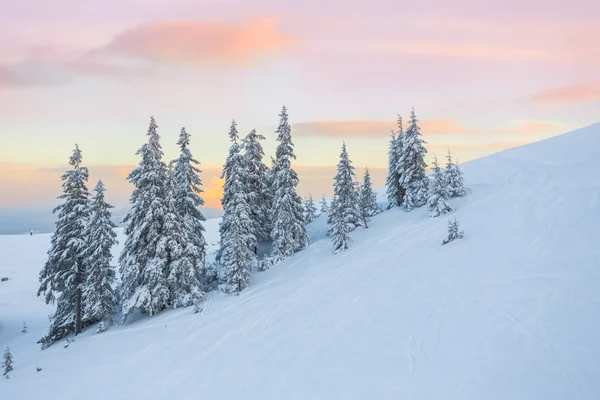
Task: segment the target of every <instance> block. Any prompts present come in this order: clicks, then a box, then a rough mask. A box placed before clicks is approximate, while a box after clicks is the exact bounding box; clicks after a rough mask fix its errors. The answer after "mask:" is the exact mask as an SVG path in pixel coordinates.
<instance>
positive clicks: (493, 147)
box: [0, 0, 600, 207]
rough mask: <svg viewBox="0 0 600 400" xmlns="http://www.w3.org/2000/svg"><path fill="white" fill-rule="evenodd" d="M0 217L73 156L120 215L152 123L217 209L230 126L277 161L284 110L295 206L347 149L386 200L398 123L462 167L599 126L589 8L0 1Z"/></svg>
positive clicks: (598, 74) (239, 0) (508, 3)
mask: <svg viewBox="0 0 600 400" xmlns="http://www.w3.org/2000/svg"><path fill="white" fill-rule="evenodd" d="M0 9H1V10H2V12H1V13H0V26H1V27H2V28H1V32H2V35H0V207H15V206H19V207H35V206H50V205H54V204H56V202H57V200H56V198H55V197H56V196H57V195H58V194H60V189H61V188H60V175H61V173H62V171H63V170H64V169H65V168H66V167H67V162H68V158H69V156H70V154H71V151H72V149H73V147H74V144H75V143H78V144H79V146H80V147H81V149H82V150H83V154H84V163H85V164H86V165H87V166H88V167H89V169H90V173H91V181H92V182H90V187H93V185H94V183H95V180H97V179H99V178H102V179H103V180H104V182H105V183H106V185H107V187H108V192H107V197H108V199H109V200H110V201H112V202H113V203H114V204H115V205H117V206H120V207H122V206H125V205H126V204H127V202H128V196H129V192H130V190H131V187H130V186H129V184H128V183H127V181H126V176H127V174H128V173H129V171H131V169H133V168H134V167H135V165H136V164H137V163H138V161H139V159H138V156H136V154H135V153H136V150H137V149H138V148H139V147H140V146H141V145H142V144H143V143H144V141H145V140H146V136H145V134H146V130H147V127H148V123H149V119H150V116H151V115H152V116H154V117H155V118H156V121H157V123H158V125H159V133H160V134H161V137H162V144H163V148H164V150H165V160H166V161H168V160H170V159H172V158H175V157H176V156H177V146H176V144H175V143H176V141H177V135H178V133H179V131H180V129H181V127H183V126H185V127H186V129H187V130H188V132H190V133H191V134H192V135H193V136H192V144H191V150H192V152H193V154H194V156H195V157H196V158H197V159H198V160H199V161H200V162H201V163H202V167H201V168H202V170H203V172H202V175H201V178H202V179H203V182H204V189H205V193H204V197H205V200H206V203H207V205H208V206H210V207H219V199H220V195H221V186H222V182H221V181H220V180H219V174H220V170H221V167H222V164H223V162H224V160H225V157H226V156H227V152H228V147H229V142H228V137H227V132H228V129H229V126H230V123H231V120H232V119H233V118H235V119H236V121H237V122H238V128H239V131H240V134H241V135H242V136H243V135H245V134H246V133H247V132H249V131H250V130H251V129H254V128H255V129H257V130H258V131H259V133H261V134H263V135H265V136H266V138H267V139H266V141H265V142H264V146H265V150H266V153H267V162H268V157H270V155H272V154H273V153H274V149H275V146H276V141H275V133H274V130H275V127H276V125H277V122H278V113H279V111H280V109H281V106H282V105H284V104H285V105H286V106H287V107H288V110H289V115H290V122H291V123H292V136H293V140H294V143H295V146H296V154H297V160H296V161H295V163H294V164H293V166H294V168H295V169H296V170H297V171H298V174H299V176H300V179H301V182H300V185H299V188H298V190H299V192H300V194H301V195H302V196H306V195H308V194H309V193H311V194H312V195H313V196H314V197H320V196H321V194H326V195H330V194H331V192H332V186H331V185H332V177H333V174H334V171H335V165H336V164H337V160H338V157H339V153H340V147H341V144H342V141H345V142H346V144H347V147H348V151H349V153H350V156H351V158H352V160H353V162H354V165H355V166H356V167H357V173H358V175H359V176H360V175H362V173H363V170H364V166H368V167H369V169H370V170H371V172H372V175H373V179H374V182H375V184H376V185H378V186H380V185H383V183H384V181H385V173H386V171H385V169H386V166H387V142H388V139H389V132H390V129H392V128H394V127H395V121H396V118H397V115H398V114H400V115H402V116H403V117H404V118H405V119H407V118H408V116H409V113H410V110H411V108H412V107H414V108H415V111H416V114H417V116H418V118H419V119H420V120H421V122H420V125H421V127H422V133H423V138H424V139H425V140H426V141H427V143H428V150H429V154H428V157H429V158H428V161H431V157H432V156H433V154H435V155H437V156H438V157H440V158H441V157H442V156H443V155H444V154H445V153H446V150H447V149H448V148H449V149H451V150H452V152H453V154H454V155H456V157H457V158H458V159H459V161H461V162H464V161H468V160H470V159H474V158H478V157H481V156H484V155H487V154H490V153H493V152H497V151H500V150H503V149H506V148H509V147H514V146H518V145H521V144H524V143H529V142H532V141H536V140H540V139H543V138H546V137H550V136H553V135H556V134H560V133H563V132H567V131H570V130H573V129H576V128H579V127H583V126H586V125H590V124H592V123H596V122H598V121H599V120H600V114H598V109H599V106H600V25H599V24H598V23H597V21H600V2H597V1H595V0H573V1H569V2H567V1H565V0H561V1H557V0H521V1H516V0H504V1H481V0H479V1H475V0H422V1H417V2H415V1H413V2H407V1H402V0H371V1H369V2H358V1H356V2H349V1H347V0H345V1H341V0H329V1H323V0H321V1H314V0H305V1H296V2H287V1H281V0H279V1H275V0H253V1H252V2H250V1H247V0H221V1H216V0H215V1H211V0H203V1H198V0H169V1H164V0H160V1H159V0H103V1H88V0H53V1H51V2H48V1H42V0H36V1H33V0H0Z"/></svg>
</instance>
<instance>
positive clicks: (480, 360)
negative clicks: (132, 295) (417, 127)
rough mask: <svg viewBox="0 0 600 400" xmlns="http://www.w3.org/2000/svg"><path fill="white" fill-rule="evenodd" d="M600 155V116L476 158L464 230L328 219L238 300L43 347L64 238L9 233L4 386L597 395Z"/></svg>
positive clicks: (4, 268)
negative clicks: (339, 244)
mask: <svg viewBox="0 0 600 400" xmlns="http://www.w3.org/2000/svg"><path fill="white" fill-rule="evenodd" d="M599 160H600V125H594V126H591V127H588V128H585V129H582V130H580V131H576V132H573V133H569V134H565V135H562V136H559V137H555V138H552V139H548V140H545V141H542V142H538V143H534V144H530V145H527V146H523V147H520V148H516V149H511V150H507V151H504V152H501V153H497V154H495V155H492V156H489V157H486V158H483V159H479V160H475V161H472V162H469V163H465V164H463V165H462V168H463V171H464V173H465V181H466V184H467V188H468V194H467V195H466V196H465V197H463V198H460V199H455V200H453V201H452V202H451V204H452V206H453V208H454V209H455V212H453V213H451V214H449V216H448V217H453V216H454V215H456V216H457V217H458V219H459V221H460V223H461V227H462V228H463V229H464V231H465V238H464V239H463V240H460V241H455V242H452V243H450V244H448V245H446V246H441V242H442V240H443V239H444V237H445V235H446V226H447V222H448V217H440V218H435V219H432V218H429V217H427V210H426V209H425V208H421V209H419V210H415V211H413V212H411V213H406V212H404V211H402V210H400V209H394V210H391V211H387V212H384V213H383V214H380V215H378V216H376V217H375V218H373V220H372V221H371V224H370V227H369V229H358V230H356V231H355V232H353V234H352V236H353V239H354V243H353V246H352V247H351V249H350V250H349V251H347V252H345V253H343V254H338V255H333V254H331V243H330V241H329V240H328V239H326V238H325V237H324V232H325V221H324V218H323V217H320V218H319V219H318V220H317V221H315V222H314V223H312V224H311V225H310V226H309V231H310V233H311V236H312V239H313V244H312V245H311V246H310V247H309V248H308V249H307V250H305V251H302V252H300V253H298V254H297V255H295V256H294V257H291V258H290V259H288V260H286V261H284V262H283V263H281V264H279V265H278V266H276V267H275V268H274V269H272V270H270V271H267V272H263V273H255V274H253V275H252V278H251V284H250V287H249V288H248V289H247V290H245V291H244V292H242V293H241V294H240V295H239V296H228V295H223V294H220V293H217V292H214V293H211V294H210V295H209V297H208V300H207V303H206V304H205V310H204V311H203V312H202V313H200V314H193V313H192V310H191V308H186V309H178V310H168V311H165V312H162V313H160V314H159V315H157V316H154V317H141V318H137V319H134V320H131V321H129V322H128V323H126V324H125V325H119V326H112V327H108V329H107V331H106V332H104V333H101V334H96V333H95V329H89V330H87V331H86V332H84V333H83V334H82V335H80V336H78V337H77V338H76V340H75V342H74V343H72V344H71V345H70V346H69V347H68V348H64V346H63V343H62V342H61V343H58V344H56V345H54V346H52V347H50V348H49V349H47V350H45V351H41V350H40V348H39V345H38V344H36V341H37V340H38V339H39V338H40V337H41V335H42V332H43V330H44V329H45V328H46V326H47V322H48V321H47V314H49V313H50V312H51V307H50V306H46V305H44V304H43V301H42V299H39V298H37V297H35V292H36V289H37V285H38V282H37V277H38V272H39V269H40V267H41V265H42V264H43V262H44V260H45V256H46V254H45V253H46V250H47V249H48V245H49V237H50V236H49V235H34V236H33V237H30V236H25V235H23V236H0V254H1V255H2V257H1V258H0V276H8V277H9V281H8V282H2V283H0V350H3V348H4V347H5V346H6V345H7V344H8V345H10V348H11V350H12V352H13V355H14V360H15V369H14V371H13V372H12V374H11V378H10V379H9V380H4V379H2V380H1V382H0V399H2V400H12V399H15V400H16V399H41V398H44V399H81V398H85V399H86V400H92V399H128V400H133V399H201V398H207V399H241V398H244V399H444V400H453V399H461V400H463V399H486V400H487V399H489V400H491V399H528V400H529V399H544V400H552V399H557V400H558V399H561V400H564V399H599V398H600V380H599V379H598V377H600V361H599V360H600V173H599V172H600V171H599V168H598V161H599ZM382 193H383V191H380V196H381V195H382ZM217 224H218V220H209V221H207V226H208V227H207V230H208V232H207V234H208V236H209V240H208V241H209V243H216V241H217V240H218V232H217ZM123 239H124V238H123V237H122V236H120V242H121V243H123V241H124V240H123ZM118 251H120V247H119V248H116V249H115V252H118ZM23 320H25V321H26V322H27V325H28V327H29V332H28V333H27V334H22V333H20V331H21V326H22V322H23ZM36 367H40V368H42V371H40V372H36Z"/></svg>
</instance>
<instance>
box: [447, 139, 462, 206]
mask: <svg viewBox="0 0 600 400" xmlns="http://www.w3.org/2000/svg"><path fill="white" fill-rule="evenodd" d="M446 158H447V162H446V168H445V169H444V179H445V180H446V186H447V187H448V195H449V196H450V197H459V196H464V194H465V184H464V180H463V175H462V171H461V170H460V168H459V167H458V162H457V163H454V162H453V161H452V154H450V150H448V155H447V156H446Z"/></svg>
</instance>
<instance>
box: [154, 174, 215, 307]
mask: <svg viewBox="0 0 600 400" xmlns="http://www.w3.org/2000/svg"><path fill="white" fill-rule="evenodd" d="M172 172H173V171H172V170H171V171H170V174H169V179H168V185H167V189H168V190H167V195H166V204H167V208H166V210H165V213H164V220H163V234H162V236H161V238H160V240H159V241H158V244H157V246H156V257H157V259H160V260H166V261H165V265H166V276H167V287H168V291H169V300H168V303H167V304H168V305H170V306H172V307H175V308H176V307H186V306H189V305H192V304H194V305H196V306H197V307H198V308H197V310H199V307H200V304H201V302H202V298H203V295H204V292H203V290H202V283H201V279H202V272H201V268H200V267H201V264H202V249H203V247H199V246H197V245H196V243H194V239H195V233H196V232H192V231H191V229H189V228H190V227H189V226H186V225H185V222H184V219H183V217H182V216H181V214H180V213H179V209H178V208H177V204H176V198H175V193H176V185H175V181H174V179H173V178H174V177H173V173H172Z"/></svg>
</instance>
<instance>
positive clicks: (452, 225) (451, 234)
mask: <svg viewBox="0 0 600 400" xmlns="http://www.w3.org/2000/svg"><path fill="white" fill-rule="evenodd" d="M463 236H464V232H463V231H461V230H460V227H459V225H458V220H457V219H456V217H454V219H453V220H449V221H448V237H447V238H446V239H444V241H443V242H442V246H443V245H445V244H448V243H450V242H452V241H453V240H456V239H462V238H463Z"/></svg>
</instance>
